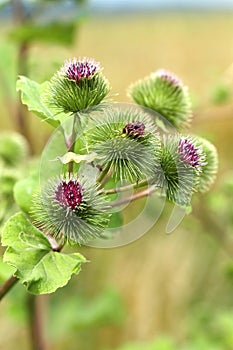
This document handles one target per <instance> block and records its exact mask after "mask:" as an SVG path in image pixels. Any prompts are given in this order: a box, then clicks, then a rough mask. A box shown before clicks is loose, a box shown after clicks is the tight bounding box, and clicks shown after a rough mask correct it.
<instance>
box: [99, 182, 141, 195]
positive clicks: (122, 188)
mask: <svg viewBox="0 0 233 350" xmlns="http://www.w3.org/2000/svg"><path fill="white" fill-rule="evenodd" d="M146 185H148V182H147V180H143V181H140V182H138V183H136V182H135V183H133V184H130V185H125V186H120V187H116V188H111V189H109V190H104V191H102V193H104V194H114V193H119V192H125V191H128V190H131V189H136V188H141V187H144V186H146Z"/></svg>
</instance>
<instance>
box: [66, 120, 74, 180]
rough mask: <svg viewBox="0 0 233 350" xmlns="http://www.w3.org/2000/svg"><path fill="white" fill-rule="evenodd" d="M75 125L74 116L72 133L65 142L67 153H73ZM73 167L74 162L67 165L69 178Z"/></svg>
mask: <svg viewBox="0 0 233 350" xmlns="http://www.w3.org/2000/svg"><path fill="white" fill-rule="evenodd" d="M75 123H76V117H75V116H74V120H73V126H72V132H71V135H70V137H69V139H68V141H67V140H66V148H67V152H74V147H75V141H76V131H75ZM73 167H74V162H73V161H71V162H69V164H68V173H69V176H70V174H71V173H72V172H73Z"/></svg>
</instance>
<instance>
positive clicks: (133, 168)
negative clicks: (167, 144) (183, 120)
mask: <svg viewBox="0 0 233 350" xmlns="http://www.w3.org/2000/svg"><path fill="white" fill-rule="evenodd" d="M85 132H86V137H87V141H88V147H89V150H90V151H93V152H95V153H96V154H97V157H96V162H98V163H99V164H101V166H102V171H103V172H105V171H107V170H108V169H111V170H112V171H113V173H112V176H113V177H114V178H115V179H116V180H120V181H123V180H126V181H129V182H137V181H139V180H140V179H142V178H145V177H150V176H151V175H152V174H153V169H154V167H155V166H156V164H157V159H158V155H159V153H160V137H159V134H158V133H157V129H156V126H155V124H154V123H153V121H152V120H151V118H150V117H149V116H148V115H146V114H143V113H142V112H141V113H139V112H137V111H135V110H133V109H130V108H129V109H127V110H124V111H122V110H120V109H114V108H113V109H112V110H110V109H109V110H106V111H103V113H102V114H101V120H95V121H93V122H92V123H91V124H90V126H89V127H88V129H87V130H86V131H85Z"/></svg>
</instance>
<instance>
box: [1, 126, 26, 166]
mask: <svg viewBox="0 0 233 350" xmlns="http://www.w3.org/2000/svg"><path fill="white" fill-rule="evenodd" d="M28 150H29V147H28V143H27V141H26V139H25V138H24V137H23V136H22V135H20V134H18V133H16V132H2V133H1V134H0V159H2V161H3V162H4V163H5V164H6V165H8V166H16V165H20V163H21V162H22V161H23V160H24V159H25V157H26V155H27V154H28Z"/></svg>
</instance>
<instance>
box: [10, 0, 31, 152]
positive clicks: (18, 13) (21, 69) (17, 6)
mask: <svg viewBox="0 0 233 350" xmlns="http://www.w3.org/2000/svg"><path fill="white" fill-rule="evenodd" d="M11 3H12V8H13V20H14V24H16V25H17V26H19V27H20V26H22V25H23V24H24V23H26V22H27V18H26V16H25V12H24V7H23V4H22V1H21V0H12V1H11ZM28 52H29V44H28V42H27V41H22V42H20V44H19V46H18V54H17V64H18V66H17V74H19V75H27V73H28ZM15 123H16V127H17V129H18V131H19V132H20V133H21V134H22V135H23V136H24V137H25V138H26V139H27V140H28V142H29V145H30V150H31V151H32V143H31V139H30V133H29V128H28V125H29V123H28V118H27V110H26V107H25V106H24V105H23V104H22V103H21V102H20V100H19V98H18V100H17V102H16V110H15Z"/></svg>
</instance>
